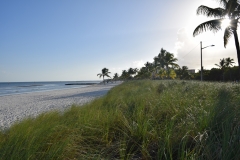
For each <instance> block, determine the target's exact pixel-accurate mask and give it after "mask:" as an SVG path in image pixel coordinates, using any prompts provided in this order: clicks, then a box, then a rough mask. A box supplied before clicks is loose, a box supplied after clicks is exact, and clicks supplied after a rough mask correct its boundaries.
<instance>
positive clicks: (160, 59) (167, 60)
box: [154, 48, 179, 78]
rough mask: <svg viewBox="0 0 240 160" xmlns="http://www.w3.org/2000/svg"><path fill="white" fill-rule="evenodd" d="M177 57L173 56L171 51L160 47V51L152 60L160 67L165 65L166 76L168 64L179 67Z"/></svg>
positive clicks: (168, 72) (168, 71)
mask: <svg viewBox="0 0 240 160" xmlns="http://www.w3.org/2000/svg"><path fill="white" fill-rule="evenodd" d="M176 61H177V58H174V55H173V54H172V53H169V52H167V51H166V50H165V49H163V48H162V49H161V50H160V53H159V54H158V56H157V57H154V62H155V63H156V64H157V65H159V66H160V67H161V68H164V67H166V70H167V74H168V78H169V75H170V70H169V66H170V65H171V66H172V68H176V67H179V66H178V64H177V63H175V62H176Z"/></svg>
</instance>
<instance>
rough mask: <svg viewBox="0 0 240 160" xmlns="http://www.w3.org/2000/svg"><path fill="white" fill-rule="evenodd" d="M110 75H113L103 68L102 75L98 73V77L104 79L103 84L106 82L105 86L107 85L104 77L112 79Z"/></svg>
mask: <svg viewBox="0 0 240 160" xmlns="http://www.w3.org/2000/svg"><path fill="white" fill-rule="evenodd" d="M109 73H111V72H109V71H108V69H107V68H103V69H102V73H98V74H97V76H99V78H101V77H103V82H104V84H105V81H104V76H106V77H110V76H109V75H108V74H109ZM110 78H111V77H110Z"/></svg>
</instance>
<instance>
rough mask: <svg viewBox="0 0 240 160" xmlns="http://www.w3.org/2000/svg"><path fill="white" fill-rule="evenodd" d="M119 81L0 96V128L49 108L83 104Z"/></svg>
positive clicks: (56, 108)
mask: <svg viewBox="0 0 240 160" xmlns="http://www.w3.org/2000/svg"><path fill="white" fill-rule="evenodd" d="M120 83H121V82H117V83H109V84H106V85H100V84H98V85H92V86H88V87H83V88H74V89H63V90H54V91H45V92H33V93H24V94H17V95H8V96H1V97H0V128H1V129H5V128H8V127H9V126H11V125H12V124H13V123H14V122H17V121H20V120H22V119H24V118H27V117H29V116H31V117H35V116H37V115H39V114H41V113H43V112H47V111H50V110H59V111H63V110H64V109H66V108H69V107H70V106H71V105H73V104H78V105H82V104H85V103H87V102H90V101H91V100H93V99H95V98H97V97H100V96H103V95H105V94H106V93H107V92H108V91H109V90H110V89H111V88H112V87H114V86H116V85H118V84H120Z"/></svg>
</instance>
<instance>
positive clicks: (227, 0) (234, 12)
mask: <svg viewBox="0 0 240 160" xmlns="http://www.w3.org/2000/svg"><path fill="white" fill-rule="evenodd" d="M219 1H220V5H221V6H222V7H218V8H210V7H207V6H204V5H201V6H199V7H198V9H197V14H198V15H199V14H203V15H205V16H207V17H213V18H216V19H214V20H210V21H207V22H204V23H202V24H200V25H198V26H197V28H196V29H195V30H194V32H193V36H196V35H198V34H200V33H202V32H203V31H206V30H210V31H213V32H214V33H215V32H217V31H219V30H221V29H222V26H221V25H222V22H223V21H224V20H226V19H228V20H229V21H230V22H229V25H228V26H227V27H226V28H225V32H224V36H223V40H224V47H226V45H227V43H228V41H229V38H230V37H231V36H232V35H234V39H235V46H236V50H237V57H238V65H240V48H239V40H238V34H237V27H238V20H239V18H240V4H239V2H238V0H219ZM239 72H240V68H239Z"/></svg>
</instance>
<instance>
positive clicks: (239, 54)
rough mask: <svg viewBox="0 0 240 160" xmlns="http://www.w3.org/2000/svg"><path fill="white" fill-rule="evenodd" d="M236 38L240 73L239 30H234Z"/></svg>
mask: <svg viewBox="0 0 240 160" xmlns="http://www.w3.org/2000/svg"><path fill="white" fill-rule="evenodd" d="M233 35H234V40H235V46H236V50H237V58H238V71H239V74H240V48H239V41H238V34H237V30H233Z"/></svg>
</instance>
